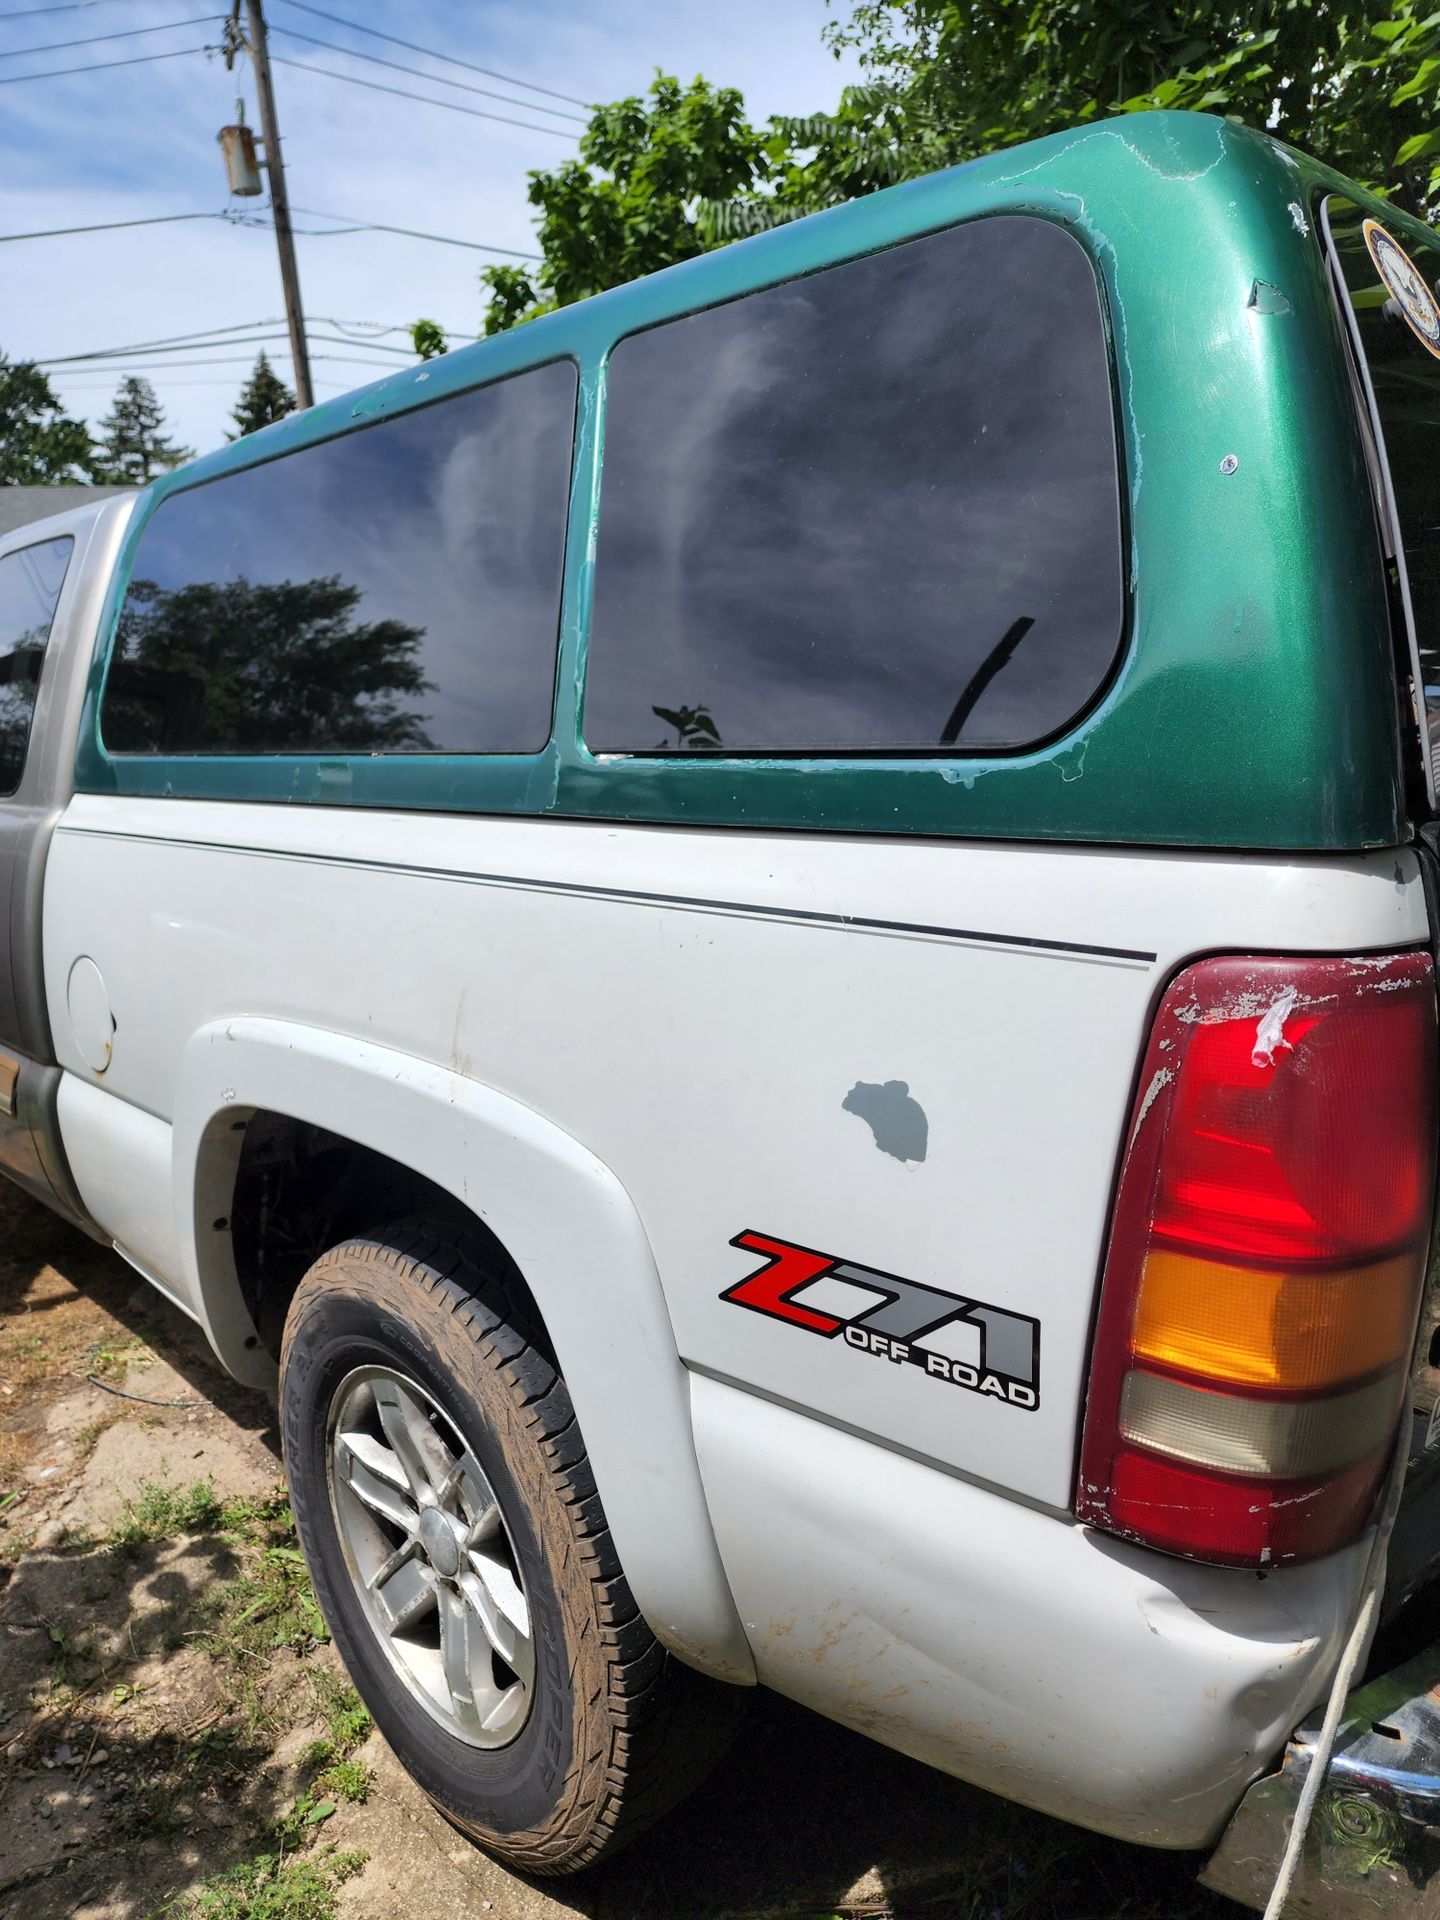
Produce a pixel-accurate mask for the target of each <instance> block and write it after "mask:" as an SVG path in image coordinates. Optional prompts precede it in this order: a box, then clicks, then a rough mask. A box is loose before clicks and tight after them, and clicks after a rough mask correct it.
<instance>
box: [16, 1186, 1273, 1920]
mask: <svg viewBox="0 0 1440 1920" xmlns="http://www.w3.org/2000/svg"><path fill="white" fill-rule="evenodd" d="M1197 1864H1198V1863H1197V1862H1196V1861H1195V1860H1193V1859H1191V1858H1189V1857H1183V1856H1161V1855H1154V1854H1149V1853H1144V1852H1141V1851H1138V1850H1135V1849H1131V1848H1127V1847H1123V1846H1120V1845H1118V1844H1113V1843H1110V1842H1106V1841H1100V1840H1096V1839H1094V1838H1093V1837H1091V1836H1087V1835H1083V1834H1080V1833H1077V1832H1076V1831H1074V1830H1073V1829H1071V1828H1067V1827H1064V1826H1061V1825H1060V1824H1058V1823H1057V1822H1054V1821H1051V1820H1046V1819H1044V1818H1042V1817H1041V1816H1039V1815H1035V1814H1029V1813H1026V1812H1024V1811H1022V1810H1020V1809H1016V1808H1013V1807H1010V1806H1008V1805H1006V1804H1005V1803H1003V1802H1001V1801H998V1800H995V1799H992V1798H991V1797H990V1796H988V1795H986V1794H984V1793H982V1792H979V1791H977V1790H975V1789H972V1788H968V1787H964V1786H961V1785H959V1784H957V1783H956V1782H954V1781H951V1780H947V1779H944V1778H942V1777H941V1776H940V1775H939V1774H936V1773H932V1772H931V1771H929V1770H928V1769H927V1768H924V1767H921V1766H918V1765H916V1764H915V1763H914V1762H912V1761H909V1760H905V1759H902V1758H901V1757H900V1756H898V1755H896V1754H892V1753H888V1752H886V1751H884V1750H883V1749H882V1748H880V1747H877V1746H875V1745H873V1744H871V1743H870V1742H868V1741H865V1740H862V1739H860V1738H858V1737H857V1736H855V1735H852V1734H849V1733H845V1732H842V1731H841V1730H840V1729H838V1728H836V1727H833V1726H831V1725H829V1724H828V1723H827V1722H825V1721H822V1720H819V1719H817V1718H815V1717H814V1716H812V1715H810V1714H808V1713H806V1712H804V1711H802V1710H801V1709H799V1708H796V1707H793V1706H791V1705H789V1704H788V1703H786V1702H784V1701H781V1700H779V1699H777V1698H775V1697H774V1696H771V1695H763V1696H762V1697H761V1698H760V1699H759V1700H758V1701H757V1703H756V1710H755V1712H754V1714H753V1717H752V1718H751V1720H750V1722H749V1725H748V1728H747V1731H746V1733H745V1734H744V1736H743V1737H742V1739H741V1741H740V1742H739V1744H738V1745H737V1746H736V1748H735V1749H734V1750H733V1751H732V1753H731V1755H730V1757H729V1758H728V1760H727V1761H726V1762H725V1763H724V1765H723V1766H722V1768H721V1769H720V1771H719V1772H718V1773H717V1774H716V1775H715V1776H714V1777H713V1778H712V1780H711V1781H710V1782H709V1784H708V1785H707V1786H705V1787H704V1788H702V1789H701V1791H700V1792H699V1793H698V1794H696V1795H695V1796H694V1797H693V1798H692V1799H691V1801H690V1802H689V1803H688V1804H687V1805H686V1806H684V1807H682V1808H680V1809H679V1810H678V1811H677V1812H676V1813H674V1814H672V1815H671V1816H670V1817H669V1819H668V1820H666V1821H665V1822H663V1823H662V1824H661V1826H659V1827H658V1828H656V1829H655V1830H654V1831H653V1832H652V1833H650V1834H648V1835H646V1836H645V1837H644V1838H643V1839H641V1840H639V1841H637V1842H636V1843H635V1844H634V1846H632V1848H631V1849H630V1850H629V1851H628V1852H627V1853H625V1854H624V1855H623V1856H621V1858H619V1859H618V1860H616V1861H615V1862H614V1863H612V1864H611V1865H609V1866H607V1867H604V1868H601V1869H599V1870H597V1871H595V1872H593V1873H592V1874H590V1875H588V1876H584V1877H582V1878H581V1879H580V1880H578V1881H569V1882H560V1883H553V1882H552V1883H549V1884H548V1885H547V1884H546V1883H543V1882H526V1881H523V1880H520V1879H517V1878H516V1877H514V1876H513V1875H511V1874H508V1873H506V1872H504V1871H503V1870H502V1869H501V1868H499V1867H497V1866H496V1865H494V1863H493V1862H491V1861H490V1860H488V1859H487V1858H486V1856H485V1855H484V1854H483V1853H481V1852H479V1851H478V1850H477V1849H476V1848H474V1847H473V1846H471V1845H469V1844H468V1843H467V1842H465V1841H463V1840H462V1839H460V1838H459V1837H458V1836H457V1835H456V1834H455V1833H454V1832H453V1830H452V1829H451V1828H450V1827H448V1826H447V1825H446V1824H445V1823H444V1822H443V1821H442V1820H441V1819H439V1818H438V1816H437V1815H436V1814H435V1813H434V1812H433V1811H432V1810H431V1808H430V1807H429V1805H428V1803H427V1802H426V1801H425V1800H424V1798H423V1797H422V1796H421V1795H420V1794H419V1792H418V1791H417V1790H416V1789H415V1788H414V1787H413V1786H412V1785H411V1784H410V1782H409V1780H408V1779H407V1777H406V1776H405V1775H404V1774H403V1773H402V1772H401V1770H400V1768H399V1767H398V1766H397V1764H396V1762H395V1760H394V1759H393V1757H392V1756H391V1754H390V1752H389V1750H388V1749H387V1748H386V1746H385V1744H384V1742H383V1741H382V1740H381V1739H380V1737H379V1735H378V1734H376V1733H375V1732H374V1730H373V1729H372V1728H371V1727H370V1725H369V1721H368V1717H367V1716H366V1714H365V1712H364V1709H363V1708H362V1707H361V1706H360V1705H359V1703H358V1701H357V1700H356V1698H355V1696H354V1694H353V1692H351V1690H350V1689H349V1687H348V1684H347V1683H346V1681H345V1677H344V1675H343V1672H342V1671H341V1669H340V1667H339V1663H338V1661H337V1660H336V1658H335V1655H334V1651H333V1648H332V1647H331V1646H330V1645H329V1642H328V1640H327V1638H326V1637H325V1633H324V1626H323V1622H322V1621H321V1620H320V1618H319V1615H318V1613H317V1612H316V1609H315V1606H314V1602H313V1598H312V1596H311V1594H310V1590H309V1585H308V1582H307V1581H306V1579H305V1575H304V1569H303V1565H302V1564H301V1562H300V1558H299V1555H298V1552H297V1551H296V1542H295V1538H294V1532H293V1528H292V1526H291V1523H290V1520H289V1515H288V1509H287V1508H286V1506H285V1504H284V1498H283V1484H282V1479H281V1463H280V1455H279V1446H278V1440H277V1436H276V1433H275V1427H274V1422H273V1417H272V1409H271V1406H270V1403H269V1402H268V1401H267V1400H265V1399H264V1398H262V1397H260V1396H257V1395H254V1394H251V1393H248V1392H246V1391H244V1390H242V1389H240V1388H238V1387H236V1386H235V1385H234V1383H233V1382H231V1381H229V1380H228V1379H227V1378H226V1377H225V1376H224V1375H223V1374H222V1373H220V1372H219V1370H218V1369H217V1368H216V1367H215V1365H214V1364H213V1362H212V1361H211V1359H210V1357H209V1354H208V1350H207V1349H206V1348H205V1347H204V1346H203V1345H202V1343H201V1341H200V1339H199V1337H198V1334H197V1333H196V1331H195V1329H194V1328H192V1327H191V1326H190V1324H189V1323H188V1322H187V1321H186V1320H185V1319H184V1317H183V1316H182V1315H180V1314H179V1313H177V1312H175V1311H174V1310H172V1309H171V1308H170V1307H169V1306H168V1305H166V1304H165V1303H164V1302H163V1301H161V1300H160V1299H159V1298H158V1296H156V1295H155V1294H154V1293H153V1292H152V1291H151V1290H150V1289H149V1288H147V1287H145V1286H144V1285H143V1284H142V1283H141V1282H140V1281H139V1280H138V1279H137V1276H136V1275H135V1274H134V1273H133V1272H131V1270H130V1269H129V1268H128V1267H127V1266H126V1265H125V1264H124V1263H123V1262H122V1261H121V1260H120V1259H119V1258H118V1256H117V1255H115V1254H113V1253H110V1252H108V1251H106V1250H104V1249H102V1248H100V1247H97V1246H95V1245H93V1244H92V1243H91V1242H90V1241H88V1240H87V1239H86V1238H85V1237H84V1236H83V1235H81V1234H79V1233H76V1232H74V1231H72V1230H71V1229H70V1228H68V1227H67V1226H65V1225H64V1224H63V1223H62V1222H60V1221H58V1220H56V1219H54V1218H53V1217H52V1216H51V1215H50V1214H49V1213H47V1212H46V1211H45V1210H44V1209H43V1208H41V1207H39V1206H37V1205H35V1204H33V1203H32V1202H31V1201H29V1200H28V1198H26V1197H25V1196H23V1195H21V1194H19V1193H17V1192H16V1191H15V1190H13V1189H12V1188H10V1187H9V1186H8V1185H7V1184H5V1183H4V1182H0V1920H22V1917H23V1920H61V1916H65V1917H66V1920H71V1917H72V1916H73V1920H143V1917H145V1916H152V1915H156V1916H158V1915H160V1914H174V1915H177V1916H182V1920H183V1917H184V1916H189V1917H190V1920H401V1917H402V1916H403V1920H422V1916H423V1920H431V1916H433V1917H434V1920H448V1917H449V1916H461V1915H464V1916H472V1915H475V1916H478V1915H486V1916H493V1917H494V1920H560V1917H561V1916H566V1915H583V1916H587V1917H588V1920H648V1917H649V1916H672V1915H685V1916H687V1917H688V1916H694V1917H695V1920H701V1917H710V1916H714V1917H715V1920H719V1917H720V1916H736V1917H737V1920H738V1917H739V1916H745V1920H760V1916H774V1917H775V1920H780V1917H781V1916H784V1917H785V1920H819V1917H820V1916H834V1915H845V1916H856V1920H860V1917H861V1916H866V1917H870V1916H873V1917H874V1920H884V1917H885V1916H890V1915H896V1916H899V1915H906V1916H909V1915H916V1916H918V1915H920V1914H922V1913H923V1914H924V1915H925V1916H927V1917H931V1920H947V1917H948V1916H952V1915H953V1916H965V1920H1040V1917H1041V1916H1044V1917H1045V1920H1052V1917H1054V1920H1101V1917H1102V1916H1104V1917H1105V1920H1110V1916H1119V1915H1127V1916H1133V1920H1162V1917H1163V1920H1224V1917H1225V1916H1229V1915H1234V1914H1237V1913H1238V1912H1239V1909H1237V1908H1234V1907H1232V1906H1230V1905H1229V1904H1228V1903H1226V1902H1224V1901H1220V1900H1217V1899H1214V1898H1213V1897H1211V1896H1209V1895H1206V1894H1204V1893H1202V1892H1200V1891H1199V1890H1198V1889H1197V1888H1196V1887H1195V1885H1194V1880H1193V1875H1194V1872H1195V1868H1196V1865H1197Z"/></svg>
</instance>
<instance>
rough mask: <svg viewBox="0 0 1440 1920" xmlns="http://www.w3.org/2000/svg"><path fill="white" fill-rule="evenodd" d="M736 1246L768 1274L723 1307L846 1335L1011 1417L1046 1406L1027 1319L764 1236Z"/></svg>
mask: <svg viewBox="0 0 1440 1920" xmlns="http://www.w3.org/2000/svg"><path fill="white" fill-rule="evenodd" d="M730 1244H731V1246H732V1247H743V1248H744V1249H745V1250H746V1252H748V1253H759V1254H763V1255H764V1256H765V1264H764V1266H763V1267H757V1268H756V1270H755V1271H754V1273H752V1274H749V1275H748V1276H747V1277H746V1278H745V1279H744V1280H742V1281H740V1282H739V1284H738V1285H736V1286H733V1287H727V1288H726V1290H725V1292H724V1293H722V1294H721V1296H720V1298H721V1299H722V1300H729V1301H730V1302H731V1303H732V1304H733V1305H735V1306H737V1307H749V1308H750V1310H751V1311H752V1312H753V1313H763V1314H765V1315H767V1316H768V1318H770V1319H772V1320H783V1321H785V1322H786V1323H787V1324H788V1325H790V1326H792V1327H799V1328H801V1329H802V1331H803V1332H805V1333H815V1334H818V1335H819V1336H820V1338H821V1339H822V1340H833V1339H835V1337H836V1336H837V1334H839V1335H843V1336H844V1340H845V1344H846V1346H847V1347H854V1348H855V1349H856V1351H857V1352H859V1353H868V1354H870V1355H872V1356H873V1357H875V1358H876V1359H880V1360H889V1361H891V1362H893V1363H895V1364H897V1365H907V1364H908V1365H910V1366H912V1367H920V1368H921V1369H922V1370H923V1371H924V1372H925V1373H926V1374H928V1375H929V1377H930V1378H931V1379H932V1380H948V1381H949V1382H950V1384H951V1385H952V1386H955V1387H964V1388H966V1389H967V1391H969V1392H971V1393H983V1394H989V1395H990V1396H991V1397H992V1398H993V1399H996V1400H1004V1401H1006V1402H1008V1403H1009V1405H1010V1406H1012V1407H1024V1408H1026V1409H1027V1410H1033V1409H1034V1408H1035V1407H1038V1406H1039V1404H1040V1322H1039V1321H1038V1320H1032V1319H1031V1318H1030V1316H1029V1315H1028V1314H1024V1313H1011V1312H1010V1311H1009V1310H1008V1309H1007V1308H1004V1307H992V1306H987V1305H986V1303H985V1302H984V1301H983V1300H962V1299H960V1298H959V1297H958V1296H957V1295H955V1294H953V1293H942V1292H941V1291H940V1289H939V1288H938V1287H922V1286H920V1285H919V1284H918V1283H917V1282H916V1281H914V1280H901V1279H900V1278H899V1277H898V1276H897V1275H896V1274H893V1273H881V1272H880V1271H879V1269H878V1268H876V1267H859V1266H856V1265H855V1264H854V1263H853V1262H852V1261H849V1260H837V1259H835V1258H834V1256H833V1255H831V1254H828V1253H816V1252H815V1251H814V1250H813V1248H810V1247H796V1246H791V1245H790V1243H789V1242H788V1241H786V1240H772V1239H771V1238H770V1236H769V1235H768V1234H765V1233H749V1232H747V1233H737V1234H736V1236H735V1238H734V1239H733V1240H732V1241H731V1242H730Z"/></svg>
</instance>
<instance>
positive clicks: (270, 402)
mask: <svg viewBox="0 0 1440 1920" xmlns="http://www.w3.org/2000/svg"><path fill="white" fill-rule="evenodd" d="M294 411H295V396H294V394H293V393H292V392H291V391H290V389H289V387H287V386H286V384H285V382H284V381H283V380H282V379H281V378H280V376H279V374H278V373H276V371H275V369H274V368H273V367H272V366H271V364H270V361H269V358H268V357H267V355H266V352H265V349H264V348H263V347H262V348H261V349H260V352H259V354H258V355H257V356H256V360H255V371H254V372H253V373H252V374H251V376H250V378H249V379H248V380H247V381H246V382H245V384H244V386H243V387H242V388H241V389H240V398H239V399H238V400H237V401H236V402H235V408H234V411H233V412H232V413H231V415H230V418H231V419H232V420H233V421H234V422H235V431H234V433H227V434H226V436H225V438H226V439H227V440H243V439H244V438H245V435H246V434H247V433H258V432H259V431H260V429H261V427H270V426H273V425H274V424H275V422H276V421H277V420H283V419H284V418H285V416H286V414H287V413H293V412H294Z"/></svg>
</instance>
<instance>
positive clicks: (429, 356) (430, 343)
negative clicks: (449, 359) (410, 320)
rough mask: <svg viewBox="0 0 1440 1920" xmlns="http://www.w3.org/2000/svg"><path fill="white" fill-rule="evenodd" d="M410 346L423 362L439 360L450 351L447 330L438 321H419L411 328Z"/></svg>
mask: <svg viewBox="0 0 1440 1920" xmlns="http://www.w3.org/2000/svg"><path fill="white" fill-rule="evenodd" d="M410 344H411V346H412V347H414V349H415V351H416V353H418V354H419V356H420V358H421V359H422V360H438V359H439V358H440V355H441V354H442V353H448V352H449V351H450V342H449V341H448V340H447V339H446V338H445V329H444V328H443V327H442V326H441V324H440V322H439V321H438V320H417V321H415V322H414V324H413V325H412V326H411V328H410Z"/></svg>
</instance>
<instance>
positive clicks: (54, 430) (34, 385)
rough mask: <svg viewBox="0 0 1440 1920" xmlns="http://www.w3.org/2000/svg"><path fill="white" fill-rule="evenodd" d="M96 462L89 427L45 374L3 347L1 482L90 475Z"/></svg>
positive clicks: (42, 483) (37, 483) (46, 482)
mask: <svg viewBox="0 0 1440 1920" xmlns="http://www.w3.org/2000/svg"><path fill="white" fill-rule="evenodd" d="M93 464H94V449H93V448H92V446H91V445H90V434H89V431H88V429H87V428H86V427H85V426H84V425H83V423H82V422H80V421H79V420H72V419H70V417H69V416H68V415H67V414H66V413H64V412H62V410H61V406H60V402H59V401H58V400H57V399H56V397H55V392H54V389H53V388H52V387H51V385H50V382H49V381H48V380H47V379H46V377H45V375H44V374H43V373H41V371H40V369H39V368H38V367H37V366H35V365H34V364H33V362H31V361H28V360H7V359H6V357H5V355H4V353H3V352H0V487H46V486H57V485H60V484H61V483H63V482H67V481H76V480H89V479H90V478H92V468H93Z"/></svg>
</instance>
